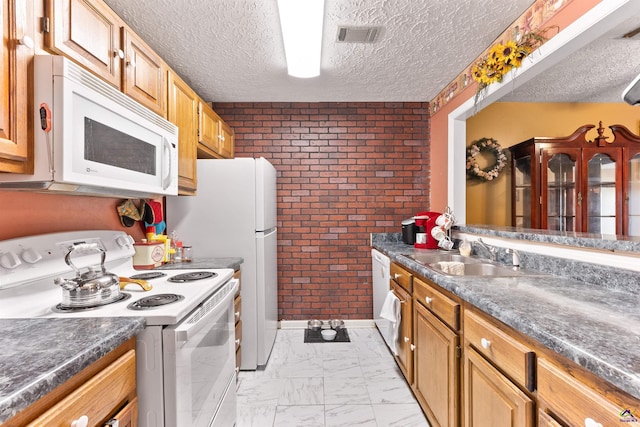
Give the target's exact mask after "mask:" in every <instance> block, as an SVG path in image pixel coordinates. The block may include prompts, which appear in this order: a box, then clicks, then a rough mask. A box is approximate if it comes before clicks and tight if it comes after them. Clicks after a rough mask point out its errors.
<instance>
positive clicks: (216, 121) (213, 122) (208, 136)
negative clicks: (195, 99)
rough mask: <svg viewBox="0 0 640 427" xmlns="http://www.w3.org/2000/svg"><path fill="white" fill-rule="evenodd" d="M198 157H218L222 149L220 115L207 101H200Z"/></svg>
mask: <svg viewBox="0 0 640 427" xmlns="http://www.w3.org/2000/svg"><path fill="white" fill-rule="evenodd" d="M198 121H199V126H198V142H199V143H200V144H198V157H202V158H216V157H217V156H218V154H219V149H220V138H219V136H220V122H221V120H220V117H219V116H218V115H217V114H216V112H215V111H213V109H212V108H211V107H209V106H208V105H207V104H206V103H205V102H203V101H200V102H199V103H198Z"/></svg>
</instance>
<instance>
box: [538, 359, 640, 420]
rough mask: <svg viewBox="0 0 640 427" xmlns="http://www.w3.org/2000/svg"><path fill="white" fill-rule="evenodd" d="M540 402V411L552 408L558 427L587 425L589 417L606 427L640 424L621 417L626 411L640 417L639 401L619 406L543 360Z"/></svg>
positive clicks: (539, 381) (539, 366) (604, 388)
mask: <svg viewBox="0 0 640 427" xmlns="http://www.w3.org/2000/svg"><path fill="white" fill-rule="evenodd" d="M599 391H600V392H601V393H603V394H604V393H606V392H607V390H606V386H603V387H602V388H599ZM538 399H539V400H540V401H542V402H541V403H540V411H545V412H547V411H546V409H550V412H551V413H552V414H553V417H557V420H556V421H559V422H558V423H557V425H565V424H567V425H572V426H584V425H585V419H587V418H591V419H592V420H594V421H595V422H596V423H599V424H602V425H603V426H605V427H606V426H623V425H629V426H636V425H640V424H639V423H634V422H632V423H629V422H628V421H627V422H625V418H624V417H623V416H622V415H621V412H622V411H624V410H625V409H630V410H631V411H633V415H636V411H637V409H638V407H639V406H638V405H639V402H638V401H636V400H635V399H630V401H629V402H621V403H622V404H615V403H614V402H611V401H610V400H608V399H607V398H605V397H604V396H603V395H602V394H600V393H598V392H596V391H595V390H594V389H592V388H590V387H588V386H587V385H586V384H584V383H582V382H581V381H580V380H578V379H576V378H575V377H573V376H571V375H570V374H569V373H568V372H567V371H566V370H565V369H564V368H561V367H558V366H557V365H555V364H552V363H551V362H549V361H548V360H546V359H543V358H541V359H539V360H538ZM631 400H633V401H631ZM636 416H637V415H636ZM627 419H628V418H627ZM550 425H552V426H553V425H556V424H552V423H551V424H550Z"/></svg>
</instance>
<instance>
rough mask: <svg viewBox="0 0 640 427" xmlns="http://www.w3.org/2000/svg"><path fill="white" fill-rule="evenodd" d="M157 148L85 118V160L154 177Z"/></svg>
mask: <svg viewBox="0 0 640 427" xmlns="http://www.w3.org/2000/svg"><path fill="white" fill-rule="evenodd" d="M156 150H157V147H156V146H154V145H152V144H149V143H147V142H145V141H143V140H141V139H138V138H134V137H132V136H131V135H127V134H125V133H122V132H120V131H119V130H117V129H114V128H112V127H109V126H106V125H104V124H102V123H100V122H98V121H95V120H93V119H90V118H89V117H85V118H84V157H85V159H86V160H91V161H93V162H97V163H101V164H104V165H110V166H115V167H118V168H121V169H128V170H131V171H134V172H140V173H144V174H147V175H152V176H155V175H156Z"/></svg>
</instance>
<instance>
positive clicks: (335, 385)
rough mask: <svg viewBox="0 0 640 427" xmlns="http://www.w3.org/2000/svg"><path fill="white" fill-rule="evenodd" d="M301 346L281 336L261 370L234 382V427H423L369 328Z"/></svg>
mask: <svg viewBox="0 0 640 427" xmlns="http://www.w3.org/2000/svg"><path fill="white" fill-rule="evenodd" d="M348 332H349V337H350V338H351V342H349V343H319V344H305V343H304V330H303V329H280V330H278V334H277V336H276V342H275V345H274V348H273V351H272V353H271V357H270V359H269V362H268V364H267V367H266V368H265V369H264V370H258V371H241V372H240V374H239V375H238V389H237V395H238V414H237V415H238V416H237V427H316V426H317V427H338V426H345V427H347V426H348V427H352V426H359V427H360V426H366V427H387V426H389V427H390V426H398V427H400V426H402V427H429V424H428V422H427V421H426V419H425V417H424V414H423V413H422V410H421V409H420V407H419V406H418V403H417V402H416V400H415V398H414V396H413V394H412V392H411V389H410V388H409V386H408V385H407V383H406V381H405V380H404V378H403V377H402V374H401V373H400V370H399V369H398V367H397V365H396V363H395V361H394V360H393V357H392V355H391V353H390V352H389V350H388V348H387V347H386V345H385V343H384V341H383V340H382V337H381V336H380V334H379V333H378V330H377V329H375V328H349V329H348Z"/></svg>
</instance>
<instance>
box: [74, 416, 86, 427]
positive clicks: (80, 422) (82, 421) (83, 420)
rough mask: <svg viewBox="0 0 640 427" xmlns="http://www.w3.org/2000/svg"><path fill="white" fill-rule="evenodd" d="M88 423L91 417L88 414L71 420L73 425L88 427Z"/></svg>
mask: <svg viewBox="0 0 640 427" xmlns="http://www.w3.org/2000/svg"><path fill="white" fill-rule="evenodd" d="M87 425H89V417H87V416H86V415H83V416H81V417H80V418H78V419H77V420H75V421H72V422H71V427H87Z"/></svg>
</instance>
